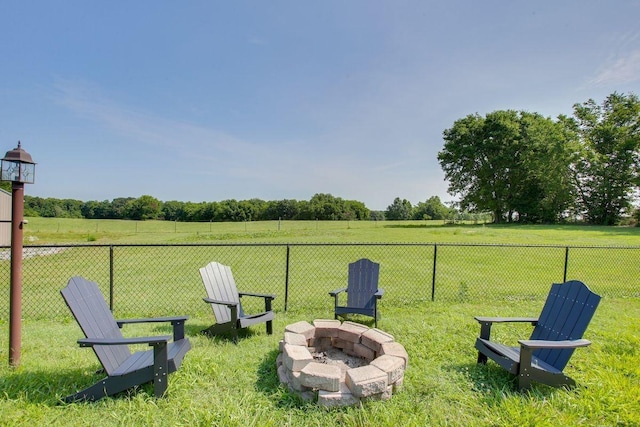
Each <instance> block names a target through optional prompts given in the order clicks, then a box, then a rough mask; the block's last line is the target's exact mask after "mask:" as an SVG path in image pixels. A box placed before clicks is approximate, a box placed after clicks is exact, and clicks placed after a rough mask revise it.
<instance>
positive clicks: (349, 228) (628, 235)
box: [24, 218, 640, 246]
mask: <svg viewBox="0 0 640 427" xmlns="http://www.w3.org/2000/svg"><path fill="white" fill-rule="evenodd" d="M28 220H29V223H28V224H27V225H26V226H25V230H24V238H25V245H29V244H32V245H37V244H55V243H57V244H62V243H92V242H95V243H127V244H142V243H151V244H153V243H207V242H228V241H234V242H270V243H278V242H287V243H288V242H339V243H345V242H383V243H384V242H433V243H442V242H451V243H506V244H544V245H571V246H581V245H598V246H637V245H639V244H640V227H599V226H581V225H551V226H540V225H528V226H527V225H510V224H507V225H493V224H473V223H467V224H455V225H453V224H443V222H442V221H260V222H237V223H236V222H224V223H216V222H205V223H180V222H167V221H121V220H85V219H66V218H29V219H28Z"/></svg>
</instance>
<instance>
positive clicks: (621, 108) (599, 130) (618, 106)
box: [573, 93, 640, 225]
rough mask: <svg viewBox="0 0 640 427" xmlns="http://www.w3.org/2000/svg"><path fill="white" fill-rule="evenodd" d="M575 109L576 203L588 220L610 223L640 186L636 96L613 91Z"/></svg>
mask: <svg viewBox="0 0 640 427" xmlns="http://www.w3.org/2000/svg"><path fill="white" fill-rule="evenodd" d="M573 109H574V118H575V122H576V125H577V131H578V134H579V135H580V142H581V148H582V152H581V155H580V157H579V159H578V160H577V161H576V162H575V164H574V171H575V185H576V189H577V194H578V205H579V207H580V208H581V209H582V213H583V214H584V216H585V219H586V220H587V221H588V222H590V223H593V224H601V225H614V224H616V223H617V222H618V221H619V220H620V218H621V216H622V215H623V214H625V213H627V212H628V211H629V209H630V207H631V201H632V199H631V197H632V195H633V190H634V189H637V187H638V185H639V184H640V183H639V176H640V174H639V168H640V100H639V99H638V97H637V96H636V95H634V94H629V95H624V94H618V93H613V94H611V95H609V96H608V97H607V98H606V99H605V100H604V102H603V103H602V104H601V105H598V104H596V102H595V101H594V100H593V99H590V100H588V101H587V102H584V103H582V104H575V105H574V106H573Z"/></svg>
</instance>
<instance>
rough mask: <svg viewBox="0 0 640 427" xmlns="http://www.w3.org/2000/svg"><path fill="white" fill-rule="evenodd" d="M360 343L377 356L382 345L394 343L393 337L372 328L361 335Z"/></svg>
mask: <svg viewBox="0 0 640 427" xmlns="http://www.w3.org/2000/svg"><path fill="white" fill-rule="evenodd" d="M361 342H362V344H364V345H366V346H367V347H369V348H370V349H372V350H373V351H375V352H376V353H378V354H379V353H380V350H382V344H384V343H391V342H394V338H393V335H391V334H388V333H386V332H384V331H381V330H380V329H375V328H374V329H369V330H368V331H366V332H365V333H363V334H362V338H361Z"/></svg>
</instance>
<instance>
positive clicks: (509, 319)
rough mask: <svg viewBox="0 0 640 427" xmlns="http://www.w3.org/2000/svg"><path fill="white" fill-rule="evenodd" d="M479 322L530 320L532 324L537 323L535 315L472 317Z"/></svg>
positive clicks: (521, 321) (522, 321) (524, 321)
mask: <svg viewBox="0 0 640 427" xmlns="http://www.w3.org/2000/svg"><path fill="white" fill-rule="evenodd" d="M474 319H476V320H477V321H478V322H479V323H516V322H520V323H527V322H530V323H531V324H532V325H533V326H535V325H536V324H537V323H538V318H537V317H483V316H476V317H474Z"/></svg>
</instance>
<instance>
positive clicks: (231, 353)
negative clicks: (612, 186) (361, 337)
mask: <svg viewBox="0 0 640 427" xmlns="http://www.w3.org/2000/svg"><path fill="white" fill-rule="evenodd" d="M638 237H640V228H622V227H582V226H576V225H568V226H524V227H523V226H510V225H507V226H493V225H482V224H478V225H475V224H466V225H456V226H449V225H447V226H443V225H442V224H441V223H435V222H424V221H415V222H313V221H311V222H282V223H278V222H277V221H276V222H264V223H213V224H209V223H201V224H181V223H177V224H176V223H165V222H159V221H148V222H138V223H136V222H132V221H87V220H63V219H44V218H30V221H29V224H28V226H27V229H26V230H25V245H29V244H52V243H68V244H77V243H123V244H124V243H126V244H130V243H131V244H146V243H200V242H202V243H216V242H273V243H283V242H291V243H304V242H328V243H345V242H455V243H464V244H466V243H469V244H475V243H488V244H495V243H501V244H521V245H522V244H524V245H529V244H531V245H571V246H581V245H584V246H591V245H595V246H635V245H637V244H638V242H639V241H640V239H638ZM215 250H216V251H218V249H215ZM220 250H222V249H220ZM224 250H225V251H227V250H231V249H224ZM339 250H342V249H339ZM345 250H347V249H345ZM373 250H375V249H373ZM495 250H496V251H502V249H500V248H496V249H495ZM201 251H204V249H203V250H198V252H197V253H195V252H194V253H193V255H194V256H193V257H191V256H190V257H182V258H178V257H176V259H174V261H176V260H179V262H181V263H183V264H185V266H182V265H178V264H176V262H178V261H176V262H174V263H169V264H170V265H169V267H170V268H171V269H174V268H183V267H184V268H186V269H188V270H189V271H192V270H193V271H192V273H193V274H194V275H195V276H194V286H196V285H197V286H198V292H199V289H200V286H201V284H200V283H197V282H198V280H197V279H198V278H197V270H196V269H195V267H194V266H197V265H200V264H202V265H203V262H205V259H206V260H207V261H208V260H209V258H210V256H211V254H209V253H202V254H200V252H201ZM75 252H77V254H75ZM445 252H446V251H442V252H441V253H439V256H444V254H445ZM83 253H84V252H83V251H82V250H77V251H69V252H65V253H62V254H60V255H56V256H54V257H51V260H54V259H55V260H56V261H55V262H56V264H55V266H56V268H57V270H61V271H57V270H56V271H53V272H45V273H42V277H41V278H38V280H37V281H36V282H37V283H41V282H43V281H50V282H51V284H50V286H51V288H52V289H54V290H55V289H59V287H61V286H63V285H64V283H65V280H66V278H68V277H69V271H71V269H73V270H74V271H77V270H80V271H82V268H85V267H84V265H85V264H93V261H92V259H90V258H87V257H86V256H83V255H82V254H83ZM216 253H217V252H216ZM634 253H635V252H634ZM230 255H231V254H230ZM159 256H162V255H159ZM198 256H200V257H202V259H195V258H197V257H198ZM345 256H346V255H345ZM381 256H382V254H381ZM387 256H388V255H387ZM334 257H335V256H334V255H332V258H331V260H329V261H330V262H331V263H334V264H335V268H341V269H344V265H343V264H344V262H342V261H340V262H339V263H337V261H335V260H333V258H334ZM455 258H456V259H455V263H452V264H451V268H450V270H451V272H452V273H453V272H454V271H455V270H460V269H462V270H465V269H467V270H468V271H469V274H470V275H472V276H469V277H476V276H478V277H483V279H482V281H483V282H490V281H491V278H492V277H494V279H495V272H494V270H495V268H498V267H499V266H497V267H494V268H492V267H491V266H492V264H491V263H490V262H486V263H483V264H482V265H480V264H479V263H478V259H477V258H474V259H460V257H459V256H458V257H455ZM494 258H495V257H494ZM529 258H531V256H529V254H528V252H527V251H524V252H522V253H521V255H519V259H522V262H521V264H520V269H523V270H524V271H525V273H526V274H527V275H536V277H537V275H538V274H543V273H544V272H543V271H536V270H535V269H531V271H529V265H528V264H526V262H525V261H527V262H528V259H529ZM127 259H129V260H131V264H130V265H128V267H127V269H126V270H127V271H128V274H131V275H132V278H131V280H132V283H135V282H136V280H134V279H135V277H136V275H138V276H140V277H146V276H148V275H150V274H160V275H162V274H163V272H156V271H148V268H147V269H145V268H142V264H143V258H140V260H139V261H138V262H137V263H136V262H134V261H135V260H136V258H135V257H131V256H129V257H128V258H127ZM336 259H338V258H336ZM345 259H346V258H345ZM554 259H555V257H554ZM610 259H616V258H610ZM5 262H6V261H5ZM29 262H36V261H35V260H29ZM37 262H40V263H42V262H44V263H46V262H49V261H47V259H44V258H43V259H41V260H38V261H37ZM236 262H241V260H238V261H236ZM306 262H308V263H313V262H315V258H309V260H308V261H306ZM265 263H267V264H268V263H269V262H267V260H266V259H265ZM613 263H614V264H615V265H611V266H608V265H607V266H600V265H598V264H596V263H593V262H589V260H588V259H587V260H585V261H584V265H583V266H581V267H580V269H581V270H585V271H586V270H589V271H593V270H599V269H603V268H611V269H613V270H612V272H611V273H610V274H609V273H607V274H608V275H611V274H613V275H615V274H619V275H620V276H619V277H620V278H622V277H624V280H625V283H626V285H627V286H629V287H631V288H633V287H634V286H636V287H637V285H634V284H637V277H631V278H629V277H628V271H630V270H629V268H627V267H621V265H622V264H620V262H619V261H613ZM191 264H193V265H191ZM334 264H330V265H334ZM338 264H339V265H338ZM395 264H398V265H397V266H396V265H395ZM632 264H633V265H638V263H637V262H636V263H635V264H634V263H632ZM26 265H27V266H29V264H26ZM35 265H38V266H39V267H38V268H37V269H35V270H28V274H41V273H38V271H40V270H41V269H43V268H44V267H42V265H41V264H35ZM256 265H259V263H258V264H257V263H256V259H255V258H252V259H251V260H249V261H247V263H246V265H244V264H242V267H243V268H241V269H239V273H238V274H239V275H240V277H241V278H243V277H242V274H246V273H245V272H247V271H248V270H249V269H250V268H249V267H252V266H253V268H255V266H256ZM384 265H385V266H386V267H387V268H388V269H394V268H398V269H400V270H403V271H405V270H407V269H410V268H411V267H412V266H410V265H404V264H403V263H402V260H396V261H394V260H393V259H392V257H389V258H388V259H386V260H384ZM533 265H535V264H533ZM443 266H444V267H446V266H447V264H446V263H445V264H443ZM485 267H486V270H487V271H484V269H485ZM636 268H637V267H636ZM616 269H617V270H619V271H615V270H616ZM36 270H37V271H36ZM443 270H444V272H443V273H442V274H447V269H446V268H443ZM623 270H624V271H623ZM185 271H186V270H185ZM341 271H342V270H341ZM634 271H635V270H634ZM625 272H626V273H625ZM106 273H107V271H106V270H105V274H106ZM250 274H253V273H250ZM332 274H333V273H332ZM26 279H27V282H26V283H32V282H33V283H36V282H34V281H33V280H31V281H29V280H30V277H29V276H27V277H26ZM149 282H150V283H151V282H154V281H149ZM101 283H102V282H101ZM455 283H456V286H461V284H459V283H458V282H455ZM471 284H472V283H470V286H469V288H468V289H467V288H466V287H464V288H462V287H461V288H460V289H458V290H456V292H459V293H460V292H462V293H463V294H460V298H459V300H457V301H447V302H440V301H436V302H430V301H428V300H418V301H415V302H413V303H412V304H410V305H409V304H402V303H399V302H397V301H396V302H394V299H393V295H392V294H393V292H391V291H393V287H392V285H389V289H388V290H387V292H388V293H389V295H385V299H384V302H385V304H384V305H383V310H382V318H381V320H380V321H379V323H378V326H379V328H380V329H383V330H385V331H387V332H389V333H391V334H392V335H394V337H395V339H396V341H398V342H400V343H402V344H403V345H404V346H405V348H406V349H407V352H408V353H409V357H410V360H409V367H408V369H407V371H406V373H405V380H404V387H403V390H402V391H401V392H399V393H397V394H396V395H394V396H393V398H392V399H391V400H390V401H387V402H380V401H378V402H376V401H372V402H366V403H365V404H363V405H361V406H358V407H352V408H340V409H326V408H321V407H317V406H316V405H314V404H311V403H308V402H304V401H301V400H300V399H299V398H298V397H297V396H296V395H294V394H292V393H290V392H289V391H288V390H287V389H286V388H285V387H283V386H282V385H280V384H279V382H278V377H277V373H276V366H275V358H276V355H277V351H278V341H279V340H280V339H281V338H282V334H283V331H284V327H285V326H286V325H288V324H290V323H294V322H297V321H300V320H307V321H312V320H313V319H316V318H327V317H330V316H332V313H330V312H328V311H327V304H325V303H322V304H303V305H304V306H305V307H307V308H306V309H300V308H297V309H296V310H291V311H288V312H284V311H282V310H278V311H277V313H276V319H275V321H274V335H271V336H268V335H266V334H265V332H264V326H263V325H259V326H255V327H253V328H251V330H250V331H248V333H246V334H244V335H243V336H242V338H241V340H240V342H239V343H238V345H233V344H232V343H231V342H230V341H229V340H227V339H225V338H224V337H221V338H215V339H210V338H206V337H204V336H201V335H199V334H198V333H197V332H198V331H199V330H201V329H204V328H205V327H207V326H209V325H210V324H211V323H213V321H214V320H213V316H212V315H210V313H206V314H205V313H202V314H196V315H194V316H192V318H191V319H190V320H189V321H188V322H187V334H188V335H189V337H190V339H191V341H192V347H193V348H192V350H191V351H190V352H189V353H188V354H187V355H186V357H185V359H184V362H183V365H182V367H181V369H180V370H179V371H178V372H176V373H174V374H172V375H171V376H170V380H169V389H168V393H167V395H166V396H165V398H162V399H155V398H153V397H152V396H153V391H152V387H151V386H149V385H147V386H144V387H142V390H139V391H137V392H133V393H130V394H126V395H123V396H118V397H117V398H108V399H103V400H101V401H99V402H96V403H93V404H63V403H61V401H60V399H61V398H62V397H64V396H66V395H68V394H71V393H73V392H75V391H76V390H78V389H80V388H83V387H86V386H88V385H90V384H92V383H93V382H95V381H96V380H98V379H99V376H97V375H96V374H95V371H96V370H97V369H98V368H99V365H98V361H97V359H96V357H95V356H94V354H93V352H92V351H91V350H90V349H85V348H79V347H78V346H77V344H76V340H77V339H79V338H81V332H80V329H79V327H78V326H77V324H76V323H75V321H73V320H72V319H71V318H70V316H69V315H68V314H66V315H63V316H57V317H55V318H49V319H47V318H44V319H43V318H40V319H29V318H27V319H25V321H24V322H23V327H22V340H23V346H22V359H21V365H20V366H19V367H18V368H11V367H9V366H8V363H7V361H8V340H9V339H8V330H9V325H8V323H7V319H4V318H3V319H0V330H1V334H0V360H2V361H3V363H2V364H0V425H8V426H11V425H65V426H66V425H87V426H95V425H114V426H125V425H126V426H131V425H136V426H137V425H141V426H142V425H144V426H146V425H158V426H164V425H166V426H180V425H185V426H201V425H202V426H210V425H215V426H254V425H255V426H334V425H335V426H401V425H406V426H429V425H436V426H441V425H454V426H512V425H513V426H516V425H517V426H521V425H531V426H534V425H535V426H546V425H548V426H565V425H567V426H568V425H593V426H604V425H606V426H609V425H620V426H635V425H640V410H638V408H640V354H639V350H638V349H639V348H640V337H639V335H638V333H637V331H638V324H639V323H638V321H639V319H640V300H639V299H638V298H609V297H607V298H603V300H602V302H601V303H600V307H599V308H598V311H597V312H596V315H595V317H594V319H593V320H592V322H591V324H590V327H589V328H588V329H587V332H586V334H585V338H587V339H589V340H591V341H592V342H593V344H592V345H591V346H590V347H587V348H583V349H578V350H576V352H575V354H574V356H573V357H572V359H571V360H570V362H569V365H568V366H567V367H566V369H565V372H566V373H567V374H568V375H569V376H571V377H572V378H574V379H575V380H576V382H577V384H578V386H577V387H576V388H575V389H572V390H566V389H555V388H550V387H547V386H543V385H535V386H534V387H533V389H532V390H531V391H530V392H525V393H521V392H518V391H517V390H516V385H515V384H516V383H515V380H514V378H513V377H512V376H510V375H508V374H507V373H505V372H504V371H502V370H501V369H499V367H498V366H497V365H496V364H495V363H492V362H491V361H490V362H489V363H488V364H487V365H486V366H478V365H476V363H475V360H476V352H475V351H474V341H475V338H476V337H477V336H478V334H479V331H480V327H479V325H478V324H477V322H475V320H474V319H473V316H474V315H487V316H496V315H502V316H536V315H537V314H539V310H540V309H541V306H542V303H543V302H542V301H540V300H539V298H538V297H536V298H522V299H518V298H514V299H511V300H509V301H507V302H505V301H499V300H489V299H484V298H483V297H482V293H480V294H478V293H477V292H475V291H474V289H475V287H474V286H471ZM404 285H406V283H405V284H404ZM490 285H491V283H487V286H488V287H487V288H480V289H487V290H489V291H491V292H493V290H492V288H491V287H490ZM398 286H400V284H398ZM545 286H547V284H545ZM400 289H402V288H398V291H399V290H400ZM24 292H33V290H29V289H25V290H24ZM314 292H315V290H314ZM54 293H55V292H53V291H52V293H51V295H53V294H54ZM321 293H322V294H323V296H324V297H326V295H325V294H326V292H324V290H323V291H322V292H321ZM308 294H309V295H315V294H314V293H312V292H309V293H308ZM30 295H31V294H30ZM132 295H137V294H132ZM55 297H56V303H60V301H58V300H59V299H60V298H59V295H55ZM303 297H304V298H306V297H308V296H300V298H303ZM30 298H35V297H34V296H30ZM41 298H45V301H43V304H45V303H46V298H50V297H48V296H46V295H43V296H41ZM132 298H135V296H132ZM327 298H328V297H327ZM301 301H303V300H302V299H301ZM153 314H155V313H153ZM159 314H161V313H159ZM172 314H181V313H172ZM168 332H169V327H168V326H166V327H165V326H158V325H153V326H140V325H138V326H127V327H125V330H124V333H125V335H128V336H131V335H149V334H166V333H168ZM529 332H530V326H527V325H496V326H494V331H493V334H492V336H493V337H494V339H496V340H501V341H503V342H506V343H509V344H515V343H516V342H517V339H519V338H526V337H528V334H529Z"/></svg>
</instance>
